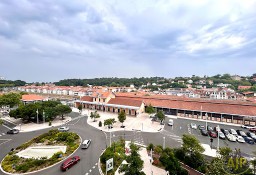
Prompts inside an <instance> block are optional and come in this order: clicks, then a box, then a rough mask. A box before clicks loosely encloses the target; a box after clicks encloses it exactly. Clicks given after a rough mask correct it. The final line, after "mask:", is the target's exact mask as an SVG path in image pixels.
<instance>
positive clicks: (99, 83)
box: [54, 77, 167, 87]
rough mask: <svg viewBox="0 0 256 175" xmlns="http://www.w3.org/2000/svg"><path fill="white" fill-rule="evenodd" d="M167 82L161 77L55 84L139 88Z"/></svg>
mask: <svg viewBox="0 0 256 175" xmlns="http://www.w3.org/2000/svg"><path fill="white" fill-rule="evenodd" d="M161 80H162V81H167V80H166V79H165V78H163V77H150V78H145V77H141V78H116V77H115V78H94V79H65V80H60V81H59V82H55V83H54V84H55V85H57V86H87V85H88V84H90V85H93V86H114V87H116V86H130V85H131V84H134V85H135V86H137V87H139V86H141V85H143V84H147V83H148V82H149V83H157V82H159V81H161Z"/></svg>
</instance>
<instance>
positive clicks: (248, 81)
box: [0, 74, 256, 103]
mask: <svg viewBox="0 0 256 175" xmlns="http://www.w3.org/2000/svg"><path fill="white" fill-rule="evenodd" d="M0 87H1V91H10V90H18V91H23V92H28V93H38V94H51V95H61V96H77V97H81V96H88V95H91V94H93V93H94V92H97V91H104V92H107V91H109V92H128V93H137V94H143V95H171V96H178V97H185V98H202V99H212V100H214V99H216V100H239V101H248V102H254V103H256V74H253V75H252V76H239V75H229V74H223V75H220V74H218V75H215V76H212V77H207V76H204V77H199V76H195V75H193V76H192V77H176V78H173V79H172V78H164V77H151V78H144V77H142V78H130V79H128V78H95V79H66V80H61V81H59V82H55V83H44V82H42V83H39V82H35V83H26V82H25V81H21V80H16V81H8V80H4V78H3V77H2V78H1V80H0Z"/></svg>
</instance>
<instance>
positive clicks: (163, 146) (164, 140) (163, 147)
mask: <svg viewBox="0 0 256 175" xmlns="http://www.w3.org/2000/svg"><path fill="white" fill-rule="evenodd" d="M163 139H164V140H163V149H165V137H163Z"/></svg>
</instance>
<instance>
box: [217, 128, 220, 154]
mask: <svg viewBox="0 0 256 175" xmlns="http://www.w3.org/2000/svg"><path fill="white" fill-rule="evenodd" d="M217 127H218V130H219V129H220V126H219V125H218V126H217ZM219 132H220V131H218V143H217V151H218V150H219V148H220V134H219Z"/></svg>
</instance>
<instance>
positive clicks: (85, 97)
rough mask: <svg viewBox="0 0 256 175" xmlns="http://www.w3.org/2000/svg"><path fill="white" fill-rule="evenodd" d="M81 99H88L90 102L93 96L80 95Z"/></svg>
mask: <svg viewBox="0 0 256 175" xmlns="http://www.w3.org/2000/svg"><path fill="white" fill-rule="evenodd" d="M81 101H90V102H92V101H93V98H92V97H90V96H83V97H81Z"/></svg>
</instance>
